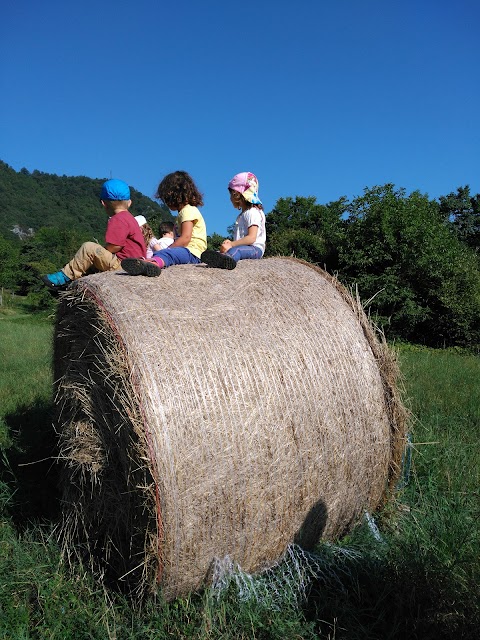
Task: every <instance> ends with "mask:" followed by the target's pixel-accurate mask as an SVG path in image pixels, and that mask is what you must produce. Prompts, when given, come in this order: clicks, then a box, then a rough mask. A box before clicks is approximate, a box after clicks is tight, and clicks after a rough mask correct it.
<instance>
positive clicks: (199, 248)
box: [175, 204, 207, 258]
mask: <svg viewBox="0 0 480 640" xmlns="http://www.w3.org/2000/svg"><path fill="white" fill-rule="evenodd" d="M190 220H191V221H192V222H193V229H192V239H191V240H190V242H189V243H188V245H187V249H188V250H189V251H190V252H191V253H193V255H194V256H197V258H200V256H201V255H202V253H203V252H204V251H205V249H206V248H207V226H206V224H205V220H204V219H203V216H202V214H201V213H200V210H199V209H197V207H193V206H192V205H191V204H186V205H185V206H184V207H183V209H180V211H179V212H178V216H177V219H176V221H175V226H176V229H175V235H176V236H179V235H181V233H182V223H183V222H188V221H190Z"/></svg>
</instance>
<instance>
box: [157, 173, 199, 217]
mask: <svg viewBox="0 0 480 640" xmlns="http://www.w3.org/2000/svg"><path fill="white" fill-rule="evenodd" d="M155 197H156V198H158V199H159V200H162V202H164V203H165V204H166V205H167V207H168V208H169V209H171V210H172V211H180V209H182V208H183V207H184V206H185V205H187V204H191V205H193V206H194V207H201V206H202V205H203V197H202V194H201V193H200V191H199V190H198V188H197V185H196V184H195V182H194V181H193V178H192V177H191V176H190V175H189V174H188V173H187V172H186V171H174V172H173V173H169V174H168V175H166V176H165V177H164V178H163V180H162V181H161V182H160V184H159V185H158V189H157V193H156V194H155Z"/></svg>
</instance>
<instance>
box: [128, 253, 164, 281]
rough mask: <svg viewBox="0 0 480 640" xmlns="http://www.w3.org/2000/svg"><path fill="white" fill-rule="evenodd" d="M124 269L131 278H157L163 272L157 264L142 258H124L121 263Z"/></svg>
mask: <svg viewBox="0 0 480 640" xmlns="http://www.w3.org/2000/svg"><path fill="white" fill-rule="evenodd" d="M121 265H122V269H123V270H124V271H126V272H127V273H128V275H130V276H148V277H149V278H155V277H156V276H159V275H160V274H161V273H162V270H161V269H160V267H159V266H158V264H156V263H155V262H149V261H148V260H142V259H141V258H124V259H123V260H122V262H121Z"/></svg>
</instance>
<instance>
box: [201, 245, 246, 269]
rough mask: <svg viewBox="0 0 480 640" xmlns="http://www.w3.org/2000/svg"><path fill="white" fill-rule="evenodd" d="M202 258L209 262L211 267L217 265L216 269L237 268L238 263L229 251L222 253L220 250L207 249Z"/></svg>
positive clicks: (206, 262) (203, 260)
mask: <svg viewBox="0 0 480 640" xmlns="http://www.w3.org/2000/svg"><path fill="white" fill-rule="evenodd" d="M200 260H201V261H202V262H204V263H205V264H207V265H208V266H209V267H215V268H216V269H229V270H231V269H235V267H236V266H237V263H236V262H235V260H234V259H233V258H232V256H229V255H228V253H220V252H219V251H212V250H211V249H207V250H206V251H204V252H203V253H202V255H201V256H200Z"/></svg>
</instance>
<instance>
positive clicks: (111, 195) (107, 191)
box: [100, 180, 130, 200]
mask: <svg viewBox="0 0 480 640" xmlns="http://www.w3.org/2000/svg"><path fill="white" fill-rule="evenodd" d="M100 199H101V200H130V187H129V186H128V184H127V183H126V182H124V181H123V180H107V181H106V182H104V183H103V186H102V194H101V196H100Z"/></svg>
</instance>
